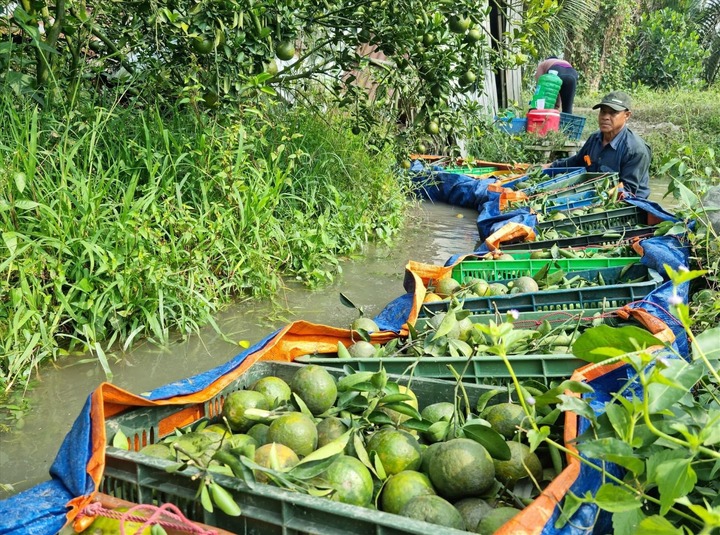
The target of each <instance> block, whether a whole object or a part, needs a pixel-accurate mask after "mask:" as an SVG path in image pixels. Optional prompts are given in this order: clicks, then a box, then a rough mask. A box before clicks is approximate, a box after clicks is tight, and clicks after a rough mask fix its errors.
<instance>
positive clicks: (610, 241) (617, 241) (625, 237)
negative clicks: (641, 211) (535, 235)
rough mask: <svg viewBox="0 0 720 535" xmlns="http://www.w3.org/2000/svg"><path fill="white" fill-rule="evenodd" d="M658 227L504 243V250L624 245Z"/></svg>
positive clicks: (653, 232) (649, 233)
mask: <svg viewBox="0 0 720 535" xmlns="http://www.w3.org/2000/svg"><path fill="white" fill-rule="evenodd" d="M656 229H657V227H654V226H652V227H643V228H632V229H622V230H621V231H618V232H619V233H620V237H619V238H618V237H617V236H608V235H607V234H606V233H600V234H586V235H584V236H574V237H572V238H557V239H553V240H539V241H533V242H519V243H512V244H507V245H506V244H503V245H502V251H503V252H506V253H510V254H513V255H514V254H515V251H526V250H530V251H537V250H539V249H550V248H551V247H553V246H555V245H556V246H557V247H558V248H560V249H566V248H570V247H588V246H594V247H597V246H608V247H614V246H617V245H623V244H627V243H629V242H630V241H631V240H633V239H634V238H640V237H647V238H649V237H651V236H653V235H654V234H655V230H656Z"/></svg>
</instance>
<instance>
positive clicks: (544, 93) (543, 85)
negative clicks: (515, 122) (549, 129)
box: [528, 69, 562, 126]
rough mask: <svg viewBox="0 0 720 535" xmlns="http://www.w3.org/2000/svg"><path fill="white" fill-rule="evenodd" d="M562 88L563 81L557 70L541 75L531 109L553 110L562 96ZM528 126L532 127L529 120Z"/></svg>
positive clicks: (531, 102)
mask: <svg viewBox="0 0 720 535" xmlns="http://www.w3.org/2000/svg"><path fill="white" fill-rule="evenodd" d="M561 87H562V80H561V79H560V77H559V76H558V75H557V71H556V70H553V69H550V70H549V71H548V72H546V73H545V74H543V75H541V76H540V77H539V78H538V81H537V85H536V86H535V94H534V95H533V97H532V100H531V101H530V109H531V110H532V109H535V110H543V109H553V108H554V107H555V102H557V98H558V95H559V94H560V88H561ZM528 126H530V120H529V119H528Z"/></svg>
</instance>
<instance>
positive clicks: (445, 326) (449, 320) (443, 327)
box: [430, 309, 457, 341]
mask: <svg viewBox="0 0 720 535" xmlns="http://www.w3.org/2000/svg"><path fill="white" fill-rule="evenodd" d="M455 327H457V319H456V318H455V312H454V311H453V310H452V309H451V310H450V311H449V312H447V313H446V314H445V316H444V317H443V319H442V321H441V322H440V325H438V328H437V331H435V334H434V335H433V337H432V338H431V339H430V340H431V341H432V340H437V339H438V338H441V337H443V336H447V334H448V333H449V332H450V331H452V330H453V329H454V328H455Z"/></svg>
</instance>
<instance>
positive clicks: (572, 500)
mask: <svg viewBox="0 0 720 535" xmlns="http://www.w3.org/2000/svg"><path fill="white" fill-rule="evenodd" d="M585 501H586V500H584V499H582V498H580V497H578V496H577V495H575V494H573V492H571V491H568V492H567V494H566V495H565V499H564V500H563V503H562V506H561V507H560V515H559V516H558V518H557V520H556V521H555V528H557V529H560V528H562V527H563V526H565V524H567V523H568V522H569V521H570V519H571V518H572V516H573V515H574V514H575V512H576V511H577V510H578V509H580V506H581V505H582V504H584V503H585Z"/></svg>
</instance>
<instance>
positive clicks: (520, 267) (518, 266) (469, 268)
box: [452, 256, 640, 284]
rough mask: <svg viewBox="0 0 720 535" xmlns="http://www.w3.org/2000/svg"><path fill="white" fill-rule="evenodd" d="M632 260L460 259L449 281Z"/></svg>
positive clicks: (605, 265) (630, 259)
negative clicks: (546, 268) (546, 267)
mask: <svg viewBox="0 0 720 535" xmlns="http://www.w3.org/2000/svg"><path fill="white" fill-rule="evenodd" d="M639 260H640V259H639V258H638V257H637V256H635V257H615V258H558V259H534V258H533V259H526V260H521V259H518V260H463V261H462V262H460V263H459V264H457V265H456V266H455V267H453V270H452V278H453V279H455V280H456V281H458V282H459V283H460V284H464V283H465V282H466V281H467V280H468V279H470V278H475V279H485V280H486V281H488V282H494V281H500V280H507V279H517V278H518V277H522V276H525V275H530V276H533V275H534V274H535V273H537V272H538V271H540V270H541V269H542V268H544V267H545V266H547V265H549V266H550V267H549V272H550V273H552V272H554V271H558V270H562V271H566V272H568V271H582V270H588V269H603V268H609V267H617V266H627V265H628V264H633V263H635V262H638V261H639Z"/></svg>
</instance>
